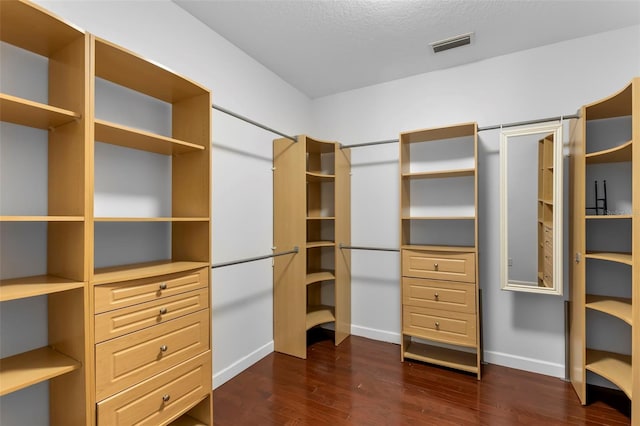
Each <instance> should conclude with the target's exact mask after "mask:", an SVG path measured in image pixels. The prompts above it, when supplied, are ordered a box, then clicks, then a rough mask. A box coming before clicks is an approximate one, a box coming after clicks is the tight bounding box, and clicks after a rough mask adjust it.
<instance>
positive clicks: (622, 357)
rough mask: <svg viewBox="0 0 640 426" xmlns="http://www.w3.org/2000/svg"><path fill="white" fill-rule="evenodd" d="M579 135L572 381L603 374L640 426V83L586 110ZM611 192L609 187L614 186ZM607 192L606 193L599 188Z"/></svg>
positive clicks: (575, 147)
mask: <svg viewBox="0 0 640 426" xmlns="http://www.w3.org/2000/svg"><path fill="white" fill-rule="evenodd" d="M580 116H581V118H580V119H579V120H578V122H577V124H576V126H575V127H574V129H573V132H572V140H571V145H570V149H571V158H570V161H571V163H570V167H571V175H572V177H573V179H572V182H571V185H572V188H571V189H572V195H571V207H572V219H573V220H572V227H571V233H572V235H571V250H570V251H571V253H572V256H573V259H571V261H572V264H573V267H572V269H571V273H572V277H571V322H570V324H571V328H570V336H569V341H570V357H571V358H570V371H571V373H570V376H571V382H572V383H573V386H574V388H575V390H576V393H577V394H578V396H579V398H580V401H581V402H582V403H583V404H586V403H587V402H588V400H587V399H588V398H587V394H588V392H587V382H588V381H592V380H595V378H593V377H591V379H590V376H591V375H597V376H600V377H602V378H605V379H607V380H608V381H610V382H612V383H613V384H615V385H616V386H617V387H618V388H620V389H621V390H622V391H623V392H624V393H625V394H626V395H627V396H628V397H629V399H630V400H631V407H632V408H631V416H632V419H631V424H634V425H635V424H638V423H640V260H639V256H640V232H638V229H640V149H638V144H640V78H634V79H633V80H632V81H631V83H629V85H627V86H626V87H624V88H623V89H622V90H621V91H620V92H618V93H615V94H613V95H612V96H610V97H608V98H605V99H602V100H600V101H597V102H594V103H591V104H589V105H585V106H583V107H582V108H581V110H580ZM607 187H608V189H605V188H607ZM597 188H599V190H598V189H597Z"/></svg>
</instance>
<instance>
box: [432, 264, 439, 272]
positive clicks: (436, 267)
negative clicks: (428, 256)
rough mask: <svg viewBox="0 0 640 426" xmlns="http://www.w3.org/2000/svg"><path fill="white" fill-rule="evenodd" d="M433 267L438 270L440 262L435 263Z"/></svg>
mask: <svg viewBox="0 0 640 426" xmlns="http://www.w3.org/2000/svg"><path fill="white" fill-rule="evenodd" d="M433 269H435V270H436V271H437V270H438V264H437V263H434V264H433Z"/></svg>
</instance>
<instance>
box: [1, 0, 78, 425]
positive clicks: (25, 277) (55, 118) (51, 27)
mask: <svg viewBox="0 0 640 426" xmlns="http://www.w3.org/2000/svg"><path fill="white" fill-rule="evenodd" d="M0 41H2V42H3V43H6V44H7V45H10V46H11V47H10V48H11V49H15V50H16V51H19V52H21V57H29V58H34V60H35V59H37V60H38V61H42V62H39V63H42V64H43V73H42V74H43V75H44V76H45V77H44V78H45V81H31V82H30V83H31V84H32V87H28V88H25V87H21V86H20V84H15V85H14V84H12V83H10V84H7V88H6V90H10V91H11V93H0V120H1V121H2V126H14V127H13V128H14V129H15V131H12V132H11V135H15V134H19V135H27V136H20V137H25V138H28V140H24V141H23V140H19V141H14V140H9V139H10V138H7V139H4V136H3V141H2V144H3V147H4V146H5V145H4V144H8V145H9V146H11V144H16V143H18V142H20V143H29V144H34V145H35V146H36V149H38V152H39V153H42V154H39V155H42V156H43V157H44V158H46V162H47V164H45V165H44V166H45V167H46V168H47V171H46V172H44V174H43V176H44V179H45V180H46V181H45V182H36V183H35V185H36V186H38V187H39V188H42V189H43V192H44V194H40V193H39V191H37V190H35V191H28V192H29V193H24V192H23V193H21V191H17V190H16V189H15V187H14V186H15V185H16V184H17V183H23V184H24V183H25V181H24V180H23V179H25V177H23V175H18V176H12V175H10V176H9V177H8V178H7V179H4V178H3V180H2V183H1V186H0V192H4V193H7V194H11V193H13V194H19V195H16V196H11V195H9V198H4V197H3V205H2V206H1V209H0V234H2V245H3V247H2V251H3V258H4V257H5V256H8V257H10V256H12V255H11V252H12V251H13V250H14V249H15V248H17V247H20V246H21V245H22V244H36V245H37V246H31V250H30V251H31V253H30V256H37V253H41V254H42V255H43V256H44V259H37V261H34V262H30V265H29V266H28V267H23V268H21V267H17V269H16V267H14V265H12V263H14V264H18V263H24V259H14V262H12V261H9V262H8V263H5V262H4V261H3V266H6V268H3V269H4V270H3V271H2V273H3V276H0V302H2V304H3V305H4V304H5V303H14V302H13V301H18V300H22V299H28V298H33V297H46V298H47V303H46V306H47V311H48V314H47V316H48V320H47V324H46V325H45V326H44V327H45V328H46V329H47V331H48V338H47V340H48V344H47V345H46V346H43V347H40V348H32V349H30V350H26V351H25V352H19V353H15V351H12V350H11V347H12V346H13V345H12V343H11V342H7V341H4V338H6V336H3V343H2V345H3V346H5V347H4V351H3V352H5V353H6V352H14V353H13V355H11V356H6V357H5V358H3V359H2V360H0V395H7V394H9V393H13V392H15V391H18V390H21V389H24V388H26V387H29V386H31V385H34V384H37V383H41V382H46V381H48V384H49V402H48V403H49V410H48V411H49V421H50V423H51V424H65V425H84V424H88V423H90V418H91V407H90V405H89V404H88V403H87V400H88V398H87V391H86V386H87V383H88V380H89V370H88V369H87V368H86V365H87V361H88V354H87V352H86V350H85V347H86V344H87V341H88V340H87V339H88V335H87V333H88V319H89V303H88V301H89V298H88V294H89V293H88V288H87V281H88V269H87V265H88V241H87V239H86V235H87V232H88V226H89V225H88V221H87V220H86V217H87V209H88V204H89V192H88V191H89V190H88V180H87V176H88V171H89V169H88V162H87V161H86V148H85V138H86V135H87V134H88V129H89V126H90V119H89V118H88V117H89V116H90V114H89V112H90V108H89V102H88V93H87V91H86V87H85V85H84V82H85V76H86V75H87V72H88V64H89V57H88V52H89V49H88V48H89V38H88V36H87V35H86V34H85V33H84V32H82V31H80V30H79V29H77V28H76V27H74V26H73V25H70V24H68V23H66V22H64V21H62V20H61V19H59V18H57V17H56V16H54V15H52V14H50V13H48V12H47V11H46V10H44V9H43V8H40V7H38V6H35V5H32V4H30V3H27V2H23V1H2V2H0ZM0 60H1V61H9V62H12V61H13V60H14V57H13V55H7V57H3V58H0ZM23 67H28V65H25V64H23V63H20V61H13V62H12V63H11V64H10V68H9V69H10V71H9V72H8V74H9V73H14V72H15V73H20V72H22V70H23ZM45 68H46V69H45ZM24 71H27V70H26V69H25V70H24ZM31 75H37V74H35V73H34V74H31ZM10 77H11V78H10ZM12 77H14V76H13V75H8V76H6V77H5V76H3V79H4V78H7V80H11V79H12ZM15 80H16V79H15V78H13V81H15ZM32 88H36V89H34V90H31V89H32ZM38 88H42V90H41V92H40V91H38ZM36 92H37V93H36ZM28 129H39V131H44V132H46V135H44V133H43V138H42V139H45V138H46V139H48V142H45V141H44V140H42V142H43V143H42V144H41V146H37V143H38V142H40V141H39V140H36V139H33V140H31V136H30V135H34V133H33V132H34V131H33V130H28ZM6 152H13V151H6ZM5 161H9V159H6V160H5ZM11 161H17V160H16V159H12V160H11ZM20 161H25V160H23V159H21V160H20ZM28 161H31V163H27V164H21V167H22V168H23V170H24V169H26V170H29V173H30V175H29V177H28V178H29V179H30V180H33V179H35V176H38V173H37V172H38V170H37V169H38V168H41V167H42V165H41V164H39V163H33V160H32V158H29V159H28ZM70 188H73V190H70ZM32 193H33V194H37V195H33V194H32ZM30 197H32V198H33V197H41V198H45V200H46V201H44V202H43V203H28V202H23V199H29V198H30ZM36 204H39V205H41V206H43V207H42V209H43V210H45V211H42V210H39V211H36V209H37V207H34V206H35V205H36ZM12 230H14V231H12ZM39 230H42V233H41V238H39V239H38V238H36V239H35V240H33V239H32V234H33V233H34V232H36V233H38V232H40V231H39ZM27 235H28V236H27ZM37 264H43V265H45V266H44V268H45V269H44V270H41V269H39V267H38V266H37ZM34 316H35V315H34ZM7 320H8V319H7ZM13 326H15V327H17V326H18V325H17V324H14V325H13Z"/></svg>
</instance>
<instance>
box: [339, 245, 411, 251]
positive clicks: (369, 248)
mask: <svg viewBox="0 0 640 426" xmlns="http://www.w3.org/2000/svg"><path fill="white" fill-rule="evenodd" d="M340 248H341V249H347V250H374V251H400V249H395V248H381V247H363V246H345V245H344V244H342V243H340Z"/></svg>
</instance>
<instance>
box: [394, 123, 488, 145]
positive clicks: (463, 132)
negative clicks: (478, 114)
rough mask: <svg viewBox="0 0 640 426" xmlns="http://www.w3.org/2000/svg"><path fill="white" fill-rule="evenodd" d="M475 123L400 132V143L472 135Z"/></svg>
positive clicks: (474, 130)
mask: <svg viewBox="0 0 640 426" xmlns="http://www.w3.org/2000/svg"><path fill="white" fill-rule="evenodd" d="M475 132H476V123H463V124H456V125H452V126H445V127H436V128H431V129H422V130H413V131H410V132H404V133H400V142H401V143H417V142H430V141H437V140H443V139H452V138H460V137H464V136H474V135H475Z"/></svg>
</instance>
